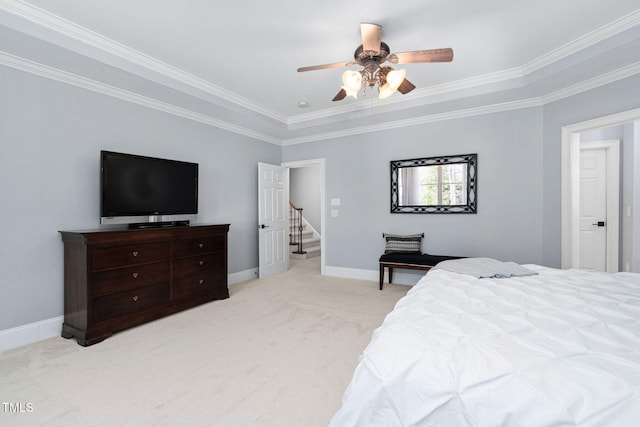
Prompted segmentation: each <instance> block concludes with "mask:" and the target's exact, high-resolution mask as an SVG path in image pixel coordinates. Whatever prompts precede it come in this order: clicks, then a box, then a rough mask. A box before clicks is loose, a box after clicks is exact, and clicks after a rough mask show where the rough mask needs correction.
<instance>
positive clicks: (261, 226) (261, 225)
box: [260, 224, 269, 228]
mask: <svg viewBox="0 0 640 427" xmlns="http://www.w3.org/2000/svg"><path fill="white" fill-rule="evenodd" d="M260 228H269V226H268V225H264V224H260Z"/></svg>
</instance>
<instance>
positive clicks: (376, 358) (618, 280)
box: [331, 265, 640, 427]
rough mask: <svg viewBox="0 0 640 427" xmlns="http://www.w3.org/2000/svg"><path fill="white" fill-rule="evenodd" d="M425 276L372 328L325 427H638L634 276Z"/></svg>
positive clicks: (639, 361)
mask: <svg viewBox="0 0 640 427" xmlns="http://www.w3.org/2000/svg"><path fill="white" fill-rule="evenodd" d="M525 267H527V268H529V269H531V270H534V271H536V272H538V273H539V275H535V276H528V277H519V278H509V279H476V278H473V277H470V276H466V275H462V274H457V273H451V272H448V271H445V270H432V271H430V272H429V273H428V274H427V275H426V276H425V277H424V278H422V279H421V280H420V282H419V283H418V284H417V285H416V286H414V287H413V288H412V289H411V290H410V291H409V292H408V294H407V296H406V297H404V298H403V299H401V300H400V301H399V302H398V304H397V305H396V308H395V309H394V310H393V312H391V313H390V314H389V315H388V316H387V318H386V319H385V321H384V323H383V325H382V326H381V327H380V328H378V329H377V330H376V331H375V333H374V335H373V338H372V341H371V343H370V344H369V345H368V346H367V348H366V349H365V351H364V353H363V355H362V356H361V359H360V363H359V365H358V367H357V368H356V371H355V374H354V377H353V380H352V382H351V384H350V385H349V387H348V389H347V391H346V392H345V395H344V397H343V405H342V407H341V409H340V410H339V411H338V413H337V414H336V415H335V416H334V418H333V420H332V422H331V426H334V427H346V426H363V427H364V426H367V427H372V426H385V427H387V426H438V427H448V426H452V427H459V426H534V427H538V426H575V425H580V426H616V427H618V426H639V425H640V274H633V273H618V274H606V273H595V272H585V271H578V270H566V271H565V270H557V269H550V268H545V267H541V266H536V265H526V266H525Z"/></svg>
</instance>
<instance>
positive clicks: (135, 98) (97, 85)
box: [0, 52, 281, 145]
mask: <svg viewBox="0 0 640 427" xmlns="http://www.w3.org/2000/svg"><path fill="white" fill-rule="evenodd" d="M0 65H5V66H7V67H11V68H15V69H18V70H21V71H25V72H27V73H31V74H35V75H38V76H40V77H45V78H48V79H52V80H55V81H58V82H61V83H66V84H68V85H72V86H76V87H79V88H82V89H87V90H90V91H92V92H96V93H100V94H103V95H107V96H110V97H113V98H118V99H121V100H123V101H127V102H131V103H134V104H138V105H142V106H144V107H148V108H151V109H154V110H157V111H162V112H165V113H169V114H172V115H174V116H178V117H182V118H185V119H189V120H193V121H196V122H199V123H203V124H205V125H209V126H214V127H216V128H219V129H223V130H226V131H229V132H233V133H237V134H240V135H244V136H248V137H250V138H254V139H257V140H260V141H264V142H269V143H271V144H276V145H280V144H281V141H280V139H278V138H274V137H272V136H270V135H266V134H263V133H260V132H256V131H254V130H252V129H248V128H246V127H242V126H238V125H235V124H233V123H229V122H226V121H224V120H219V119H216V118H213V117H211V116H208V115H205V114H201V113H196V112H194V111H190V110H187V109H185V108H181V107H177V106H175V105H171V104H168V103H166V102H162V101H158V100H156V99H153V98H149V97H147V96H144V95H140V94H137V93H133V92H130V91H127V90H124V89H120V88H118V87H115V86H111V85H107V84H105V83H101V82H98V81H95V80H91V79H88V78H86V77H82V76H78V75H76V74H72V73H69V72H67V71H63V70H59V69H57V68H53V67H49V66H47V65H43V64H40V63H37V62H34V61H30V60H28V59H24V58H20V57H17V56H14V55H11V54H8V53H6V52H0Z"/></svg>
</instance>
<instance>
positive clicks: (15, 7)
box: [0, 0, 286, 123]
mask: <svg viewBox="0 0 640 427" xmlns="http://www.w3.org/2000/svg"><path fill="white" fill-rule="evenodd" d="M0 7H1V8H2V9H4V10H6V11H8V12H10V13H12V14H14V15H16V16H18V17H20V18H22V19H24V20H27V21H29V22H32V23H35V24H36V25H39V26H41V27H43V28H46V29H48V30H50V31H54V32H56V33H59V34H62V35H64V36H66V37H69V38H71V39H73V40H75V41H77V42H81V43H83V44H86V45H88V46H91V47H93V48H95V49H98V50H100V51H103V52H106V53H108V54H110V55H114V56H116V57H118V58H121V59H124V60H125V61H127V62H129V63H131V64H135V65H137V66H139V67H142V68H143V69H146V70H150V71H153V72H155V73H158V74H160V75H163V76H165V77H168V78H170V79H172V80H175V81H177V82H180V83H182V84H184V85H187V86H190V87H193V88H195V89H197V90H200V91H202V92H204V93H206V94H208V95H212V96H215V97H218V98H221V99H223V100H225V101H228V102H231V103H234V104H236V105H238V106H240V107H243V108H246V109H248V110H251V111H253V112H255V113H258V114H261V115H263V116H266V117H269V118H271V119H274V120H277V121H278V122H281V123H286V117H285V116H283V115H281V114H278V113H276V112H274V111H272V110H270V109H268V108H267V107H265V106H263V105H261V104H258V103H256V102H253V101H250V100H248V99H246V98H244V97H242V96H240V95H238V94H236V93H234V92H231V91H229V90H227V89H224V88H222V87H220V86H217V85H215V84H213V83H211V82H209V81H206V80H204V79H201V78H199V77H196V76H194V75H192V74H189V73H187V72H185V71H183V70H180V69H178V68H176V67H173V66H171V65H169V64H167V63H164V62H162V61H159V60H157V59H155V58H153V57H151V56H149V55H146V54H144V53H142V52H139V51H137V50H135V49H132V48H130V47H128V46H125V45H123V44H122V43H118V42H116V41H115V40H111V39H109V38H107V37H105V36H103V35H101V34H98V33H96V32H94V31H91V30H89V29H88V28H85V27H82V26H80V25H78V24H75V23H73V22H70V21H68V20H66V19H64V18H61V17H60V16H57V15H54V14H52V13H49V12H47V11H46V10H44V9H41V8H38V7H36V6H33V5H30V4H27V3H24V2H22V1H19V0H0ZM125 71H126V70H125ZM143 77H145V76H143Z"/></svg>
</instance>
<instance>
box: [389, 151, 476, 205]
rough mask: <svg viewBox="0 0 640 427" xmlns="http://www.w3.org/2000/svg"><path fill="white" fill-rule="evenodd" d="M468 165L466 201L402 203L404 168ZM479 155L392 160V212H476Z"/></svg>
mask: <svg viewBox="0 0 640 427" xmlns="http://www.w3.org/2000/svg"><path fill="white" fill-rule="evenodd" d="M459 163H463V164H466V165H467V168H466V203H465V204H452V205H444V204H442V205H427V204H425V205H418V204H412V205H403V204H401V203H400V200H399V198H400V184H399V175H400V170H401V169H402V168H413V167H419V166H437V165H446V164H459ZM477 174H478V155H477V154H462V155H456V156H441V157H425V158H421V159H408V160H393V161H391V213H476V209H477V200H478V184H477Z"/></svg>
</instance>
